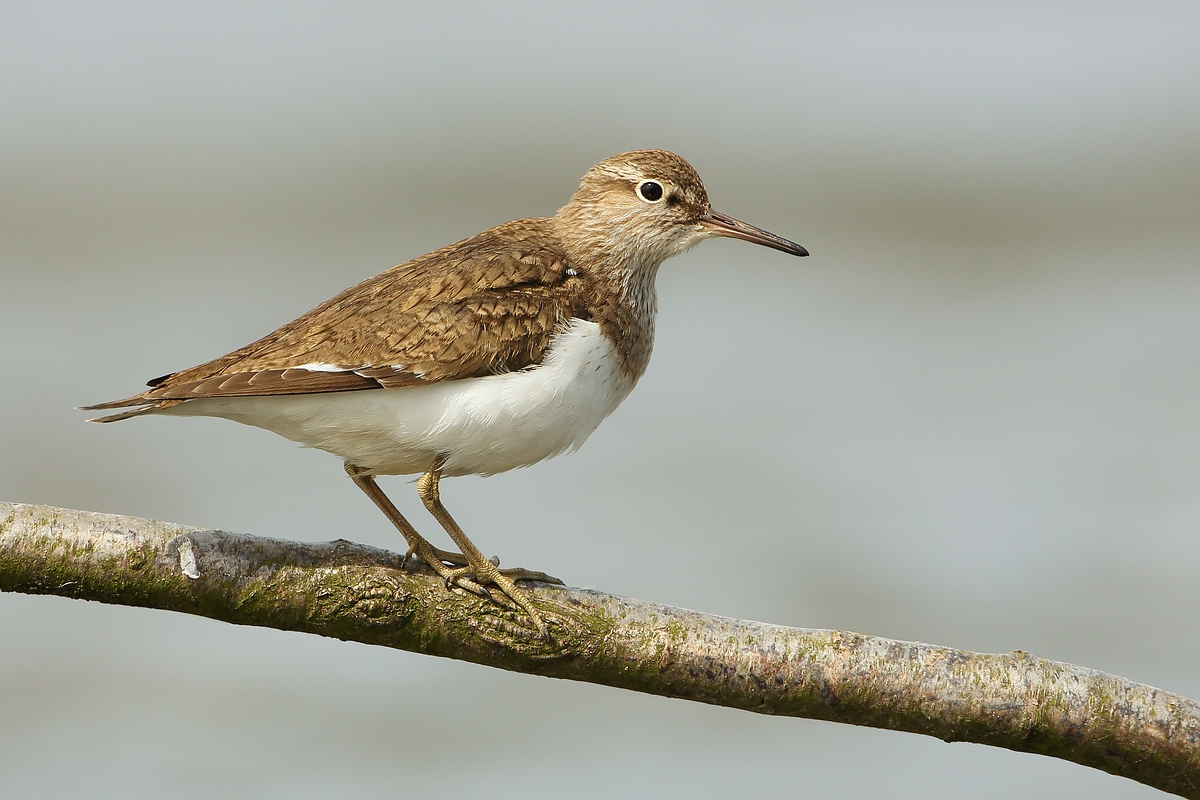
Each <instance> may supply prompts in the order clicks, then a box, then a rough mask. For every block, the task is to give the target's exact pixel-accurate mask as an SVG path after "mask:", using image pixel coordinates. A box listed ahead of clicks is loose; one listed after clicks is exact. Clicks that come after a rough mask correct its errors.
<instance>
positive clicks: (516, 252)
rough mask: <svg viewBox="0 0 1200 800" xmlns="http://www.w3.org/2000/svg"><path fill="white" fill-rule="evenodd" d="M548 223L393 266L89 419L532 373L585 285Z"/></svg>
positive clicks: (507, 228) (519, 224)
mask: <svg viewBox="0 0 1200 800" xmlns="http://www.w3.org/2000/svg"><path fill="white" fill-rule="evenodd" d="M547 222H548V221H547V220H541V219H530V220H517V221H515V222H510V223H506V224H504V225H500V226H498V227H496V228H492V229H491V230H489V231H485V232H484V233H481V234H479V235H477V236H473V237H471V238H470V239H466V240H464V241H462V242H459V243H457V244H453V245H450V246H449V247H445V248H443V249H441V250H436V251H434V252H432V253H429V254H428V255H424V256H421V257H420V258H417V259H414V260H412V261H409V262H407V263H404V264H401V265H399V266H397V267H393V268H392V269H389V270H386V271H385V272H382V273H380V274H379V275H376V276H375V277H373V278H370V279H368V280H366V281H364V282H362V283H360V284H358V285H357V286H354V287H351V288H350V289H347V290H346V291H344V292H342V293H341V294H339V295H338V296H337V297H335V298H333V299H332V300H330V301H328V302H327V303H324V304H323V305H321V306H319V307H317V308H315V309H313V310H312V311H310V312H309V313H307V314H305V315H304V316H302V317H299V318H298V319H296V320H294V321H292V322H290V323H288V324H287V325H284V326H283V327H282V328H279V329H278V330H276V331H274V332H273V333H271V334H268V335H267V336H264V337H263V338H262V339H259V340H258V341H256V342H253V343H251V344H249V345H246V346H245V347H243V348H241V349H239V350H235V351H234V352H232V353H229V354H228V355H225V356H222V357H221V358H218V359H215V360H213V361H209V362H207V363H205V364H201V365H199V366H197V367H192V368H191V369H186V370H183V371H181V372H176V373H173V374H171V375H167V376H164V377H163V378H158V379H155V380H154V381H151V382H150V384H149V385H150V386H151V387H152V388H150V389H149V390H148V391H145V392H142V393H141V394H138V395H135V396H134V397H130V398H127V399H125V400H118V401H115V402H113V403H102V404H100V405H97V406H89V408H93V409H100V408H121V407H125V406H133V405H143V404H158V403H160V402H165V401H180V400H191V399H195V398H200V397H240V396H252V395H275V394H300V393H313V392H338V391H351V390H357V389H376V388H392V387H399V386H411V385H415V384H420V383H431V382H434V381H442V380H455V379H458V378H468V377H475V376H480V375H487V374H491V373H495V372H503V371H508V370H517V369H522V368H524V367H527V366H530V365H533V364H537V363H540V362H541V359H542V357H543V356H544V355H545V352H546V350H547V348H548V347H549V345H550V340H551V338H552V337H553V336H554V334H555V332H556V331H557V330H558V329H559V327H560V326H561V325H562V324H563V323H564V322H565V321H566V320H568V319H569V318H570V317H572V316H577V315H581V314H584V313H585V310H584V301H583V296H584V293H585V291H584V290H585V281H586V278H585V277H584V276H582V275H579V274H577V273H576V271H575V270H571V269H569V267H568V264H567V258H566V256H565V255H564V254H563V253H562V251H561V250H560V249H559V248H558V247H557V246H556V245H555V244H554V241H555V240H554V238H553V237H552V236H551V234H550V231H549V227H548V225H547ZM147 410H148V409H147Z"/></svg>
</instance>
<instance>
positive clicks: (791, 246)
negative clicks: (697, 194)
mask: <svg viewBox="0 0 1200 800" xmlns="http://www.w3.org/2000/svg"><path fill="white" fill-rule="evenodd" d="M700 221H701V222H703V223H704V225H705V227H707V228H708V229H709V230H710V231H712V232H713V233H714V234H716V235H717V236H728V237H730V238H731V239H743V240H745V241H747V242H754V243H755V244H761V245H765V246H766V247H773V248H775V249H776V250H782V251H783V252H785V253H791V254H792V255H794V256H806V255H808V251H807V250H805V249H804V248H803V247H801V246H800V245H798V244H796V243H795V242H792V241H788V240H787V239H784V238H783V237H782V236H776V235H775V234H773V233H770V232H768V231H764V230H763V229H762V228H756V227H754V226H753V225H751V224H749V223H747V222H742V221H741V220H740V219H734V218H733V217H731V216H729V215H728V214H722V213H721V212H720V211H709V212H708V213H707V214H705V215H704V217H703V218H701V220H700Z"/></svg>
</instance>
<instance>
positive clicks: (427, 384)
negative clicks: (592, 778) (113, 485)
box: [84, 150, 808, 640]
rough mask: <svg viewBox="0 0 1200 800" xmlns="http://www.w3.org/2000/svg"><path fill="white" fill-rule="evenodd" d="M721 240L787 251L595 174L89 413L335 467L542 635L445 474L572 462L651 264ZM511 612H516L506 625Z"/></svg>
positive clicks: (616, 366)
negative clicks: (269, 439)
mask: <svg viewBox="0 0 1200 800" xmlns="http://www.w3.org/2000/svg"><path fill="white" fill-rule="evenodd" d="M714 237H732V238H734V239H741V240H745V241H748V242H752V243H754V244H759V245H764V246H766V247H770V248H774V249H776V250H780V251H782V252H784V253H788V254H791V255H793V256H807V255H808V251H807V250H806V249H805V248H803V247H801V246H800V245H798V244H796V243H795V242H792V241H789V240H787V239H784V238H782V237H780V236H777V235H775V234H773V233H769V232H767V231H765V230H763V229H761V228H758V227H755V226H753V225H750V224H748V223H745V222H742V221H740V220H738V219H735V218H734V217H731V216H729V215H727V214H723V213H721V212H719V211H716V210H715V209H713V208H712V206H711V204H710V202H709V199H708V193H707V191H706V190H705V187H704V184H703V182H702V181H701V180H700V176H699V175H698V174H697V172H696V170H695V169H694V168H693V167H692V166H691V165H690V164H689V163H688V162H687V161H685V160H684V159H683V158H682V157H680V156H678V155H676V154H674V153H671V152H668V151H665V150H634V151H631V152H626V153H621V154H618V155H614V156H612V157H610V158H606V159H605V160H603V161H601V162H600V163H598V164H596V165H595V166H594V167H592V168H591V169H589V170H588V171H587V172H586V173H585V174H584V176H583V178H582V179H581V181H580V183H579V187H578V189H577V190H576V191H575V193H574V194H573V195H572V196H571V198H570V200H569V201H568V202H567V203H566V205H564V206H563V207H562V208H560V209H559V210H558V212H557V213H556V214H555V215H554V216H553V217H544V218H529V219H518V220H514V221H512V222H506V223H504V224H501V225H498V226H496V227H494V228H491V229H489V230H486V231H484V232H482V233H479V234H476V235H475V236H472V237H470V238H467V239H464V240H462V241H460V242H457V243H455V244H451V245H449V246H447V247H443V248H441V249H440V250H435V251H433V252H431V253H428V254H426V255H423V256H420V257H418V258H415V259H413V260H411V261H407V262H405V263H403V264H400V265H398V266H395V267H392V268H390V269H387V270H385V271H383V272H381V273H379V274H378V275H376V276H374V277H372V278H368V279H367V280H365V281H362V282H361V283H359V284H357V285H355V286H353V287H351V288H349V289H346V290H345V291H344V292H342V293H341V294H339V295H337V296H336V297H334V298H332V299H331V300H328V301H327V302H325V303H323V304H321V305H319V306H317V307H316V308H314V309H313V310H312V311H309V312H308V313H306V314H304V315H302V316H300V317H298V318H297V319H295V320H293V321H292V322H289V323H287V324H286V325H284V326H282V327H280V328H278V329H277V330H275V331H273V332H272V333H269V334H267V335H266V336H264V337H262V338H261V339H259V340H257V341H255V342H252V343H250V344H248V345H246V346H245V347H242V348H239V349H237V350H234V351H233V352H231V353H228V354H227V355H224V356H221V357H220V358H216V359H214V360H212V361H208V362H205V363H203V364H200V365H199V366H195V367H191V368H190V369H184V370H181V371H179V372H173V373H170V374H168V375H164V376H162V377H159V378H155V379H153V380H151V381H149V382H148V383H147V384H146V385H147V386H148V387H149V388H147V389H146V390H145V391H142V392H139V393H138V394H135V395H133V396H131V397H127V398H125V399H123V400H116V401H112V402H107V403H99V404H96V405H92V406H86V407H84V410H88V411H95V410H109V409H126V410H123V411H120V412H119V413H116V414H111V415H108V416H102V417H98V418H95V419H92V420H89V421H91V422H103V423H108V422H116V421H119V420H125V419H129V418H131V417H137V416H145V415H155V416H174V417H189V416H204V417H220V418H224V419H228V420H232V421H234V422H239V423H242V424H245V425H252V426H255V427H258V428H264V429H266V430H269V431H273V432H274V433H277V434H279V435H281V436H284V437H286V438H287V439H291V440H292V441H295V442H298V443H300V444H302V445H305V446H307V447H312V448H317V449H320V450H324V451H327V452H329V453H332V454H334V455H336V456H338V457H340V458H341V459H342V460H343V462H344V467H345V471H346V473H347V475H349V477H350V479H351V480H352V481H353V482H354V484H355V485H356V486H358V488H359V489H361V490H362V491H363V492H364V493H365V494H366V495H367V496H368V497H369V498H370V499H371V500H372V501H373V502H374V503H375V505H376V506H377V507H378V508H379V509H380V510H381V511H382V512H383V514H384V515H385V516H386V517H387V518H388V519H389V520H390V521H391V523H392V524H393V525H394V526H395V527H396V529H397V530H398V531H399V532H400V533H401V535H403V536H404V538H405V540H406V542H407V544H408V552H407V553H406V555H405V559H406V561H407V559H408V558H412V557H415V558H417V559H419V560H420V561H422V562H424V563H425V564H427V565H428V566H429V567H430V568H432V569H433V570H434V571H435V572H436V573H437V574H438V575H439V576H441V578H442V579H443V580H444V581H445V583H446V585H447V586H448V587H450V588H454V587H457V588H460V589H463V590H465V591H470V592H473V593H475V594H478V595H480V596H483V597H489V598H491V599H492V600H493V601H494V602H497V603H502V602H504V601H503V600H502V599H501V598H498V597H496V596H495V595H494V594H493V590H495V591H498V592H499V593H500V594H501V595H502V596H503V597H504V598H507V600H508V601H511V603H512V604H514V605H515V606H516V607H517V608H519V609H520V610H522V611H524V613H525V614H526V615H527V616H528V618H529V620H530V621H531V622H532V624H533V628H535V629H536V633H537V634H540V635H541V636H542V637H544V638H546V639H547V640H550V639H551V634H550V632H549V629H548V628H547V625H546V623H545V620H544V618H543V615H542V614H541V612H539V610H538V609H537V607H536V606H535V604H534V602H533V599H532V596H531V594H530V593H529V592H528V591H527V589H526V588H524V587H521V586H518V585H517V584H518V582H523V581H542V582H548V583H557V584H562V581H560V580H558V579H557V578H553V577H551V576H549V575H547V574H546V573H543V572H537V571H533V570H526V569H522V568H515V569H513V568H510V569H500V567H499V560H498V559H492V560H489V559H488V558H486V557H485V556H484V555H483V553H482V552H481V551H480V550H479V548H478V547H476V546H475V544H474V543H473V542H472V541H471V540H470V539H469V538H468V537H467V535H466V534H465V533H464V532H463V530H462V528H461V527H460V526H459V525H458V523H457V522H456V521H455V520H454V518H453V517H452V516H451V515H450V513H449V512H448V511H447V510H446V508H445V506H444V505H443V504H442V501H441V496H440V491H439V482H440V480H441V479H442V478H443V477H452V476H460V475H494V474H496V473H500V472H505V471H508V470H511V469H516V468H518V467H525V466H529V465H531V464H534V463H537V462H540V461H542V460H544V459H547V458H550V457H552V456H556V455H559V454H561V453H564V452H568V451H573V450H575V449H577V448H579V447H580V446H581V445H582V444H583V442H584V440H585V439H587V438H588V436H589V435H590V434H591V433H592V432H593V431H594V430H595V429H596V428H597V426H599V424H600V423H601V422H602V421H603V420H604V419H605V418H606V417H607V416H608V415H609V414H611V413H612V412H613V410H614V409H616V407H617V406H618V405H619V404H620V403H621V401H623V400H624V399H625V397H626V396H628V395H629V393H630V391H631V390H632V389H633V387H634V385H635V384H636V383H637V381H638V379H639V378H640V377H641V376H642V375H643V373H644V372H645V371H646V367H647V365H648V363H649V360H650V353H651V349H652V347H653V344H654V322H655V314H656V311H657V295H656V291H655V279H656V277H657V274H658V270H659V267H660V265H661V264H662V263H663V262H664V261H665V260H666V259H668V258H671V257H672V256H676V255H679V254H681V253H683V252H685V251H687V250H689V249H691V248H692V247H694V246H695V245H697V244H699V243H700V242H701V241H704V240H705V239H710V238H714ZM380 475H419V476H420V477H419V478H418V480H417V493H418V495H419V496H420V499H421V501H422V502H423V504H424V505H425V507H426V509H427V510H428V511H429V512H430V514H431V515H432V516H433V517H434V519H435V520H436V521H437V522H438V523H439V524H440V525H441V527H442V528H443V529H444V530H445V532H446V533H447V535H448V536H449V537H450V539H451V540H452V541H453V542H454V544H455V546H457V547H458V552H455V551H447V550H442V549H440V548H437V547H434V546H433V545H432V544H431V543H430V542H429V541H428V540H427V539H425V537H423V536H422V535H421V534H420V533H418V532H417V530H416V528H414V527H413V526H412V525H411V524H410V523H409V522H408V520H407V519H406V518H405V517H404V516H403V515H401V513H400V512H399V511H398V510H397V509H396V507H395V505H394V504H393V503H392V502H391V500H390V499H389V498H388V496H387V495H386V494H384V492H383V491H382V490H381V489H380V488H379V485H378V483H377V482H376V480H375V479H376V477H378V476H380ZM518 613H520V612H518Z"/></svg>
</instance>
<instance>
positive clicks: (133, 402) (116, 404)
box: [79, 392, 154, 411]
mask: <svg viewBox="0 0 1200 800" xmlns="http://www.w3.org/2000/svg"><path fill="white" fill-rule="evenodd" d="M152 402H154V401H153V400H150V399H148V398H147V397H146V394H145V392H142V393H141V394H135V395H134V396H133V397H126V398H125V399H124V400H110V401H108V402H107V403H96V405H94V406H80V407H79V410H80V411H103V410H104V409H106V408H127V407H129V406H144V405H146V404H147V403H152Z"/></svg>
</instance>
